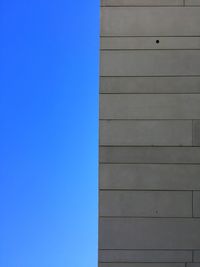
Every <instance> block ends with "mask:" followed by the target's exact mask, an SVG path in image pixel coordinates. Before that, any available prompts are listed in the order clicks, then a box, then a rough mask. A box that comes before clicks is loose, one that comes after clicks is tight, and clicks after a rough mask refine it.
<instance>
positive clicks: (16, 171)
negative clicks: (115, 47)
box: [0, 0, 99, 267]
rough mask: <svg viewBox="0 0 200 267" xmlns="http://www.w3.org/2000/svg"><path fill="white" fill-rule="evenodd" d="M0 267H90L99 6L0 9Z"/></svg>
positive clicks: (48, 2)
mask: <svg viewBox="0 0 200 267" xmlns="http://www.w3.org/2000/svg"><path fill="white" fill-rule="evenodd" d="M0 23H1V27H0V30H1V35H0V36H1V37H0V38H1V43H0V51H1V52H0V55H1V58H0V62H1V63H0V68H1V71H0V75H1V77H0V266H1V267H40V266H41V267H64V266H65V267H95V266H97V185H98V182H97V157H98V149H97V147H98V66H99V58H98V56H99V51H98V50H99V2H98V1H94V0H87V1H81V0H76V1H75V0H65V1H64V0H56V1H55V0H28V1H27V0H24V1H23V0H1V1H0Z"/></svg>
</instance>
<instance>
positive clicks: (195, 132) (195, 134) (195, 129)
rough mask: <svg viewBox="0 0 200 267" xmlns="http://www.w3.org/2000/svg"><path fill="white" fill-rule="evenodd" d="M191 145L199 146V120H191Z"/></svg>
mask: <svg viewBox="0 0 200 267" xmlns="http://www.w3.org/2000/svg"><path fill="white" fill-rule="evenodd" d="M193 145H194V146H200V120H194V121H193Z"/></svg>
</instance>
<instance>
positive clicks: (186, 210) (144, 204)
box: [100, 191, 200, 217]
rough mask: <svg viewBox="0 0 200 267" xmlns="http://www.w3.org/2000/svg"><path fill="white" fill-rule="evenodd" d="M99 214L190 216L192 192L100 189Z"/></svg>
mask: <svg viewBox="0 0 200 267" xmlns="http://www.w3.org/2000/svg"><path fill="white" fill-rule="evenodd" d="M199 206H200V205H199ZM100 216H111V217H112V216H120V217H121V216H133V217H192V192H181V191H101V192H100Z"/></svg>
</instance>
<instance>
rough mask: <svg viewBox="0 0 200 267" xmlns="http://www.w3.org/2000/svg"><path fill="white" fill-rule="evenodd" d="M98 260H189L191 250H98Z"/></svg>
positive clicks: (190, 259) (190, 258)
mask: <svg viewBox="0 0 200 267" xmlns="http://www.w3.org/2000/svg"><path fill="white" fill-rule="evenodd" d="M99 261H100V262H143V263H144V262H149V263H150V262H154V263H155V262H179V263H180V262H191V261H192V251H189V250H183V251H178V250H176V251H173V250H100V251H99Z"/></svg>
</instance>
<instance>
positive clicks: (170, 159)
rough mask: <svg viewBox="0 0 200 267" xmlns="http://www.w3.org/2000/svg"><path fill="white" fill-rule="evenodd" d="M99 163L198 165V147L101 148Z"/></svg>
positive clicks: (199, 159) (199, 158) (199, 157)
mask: <svg viewBox="0 0 200 267" xmlns="http://www.w3.org/2000/svg"><path fill="white" fill-rule="evenodd" d="M99 157H100V163H152V164H153V163H185V164H192V163H194V164H196V163H198V164H199V163H200V148H199V147H101V148H100V154H99Z"/></svg>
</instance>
